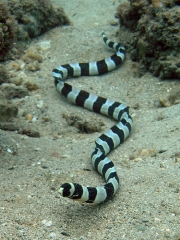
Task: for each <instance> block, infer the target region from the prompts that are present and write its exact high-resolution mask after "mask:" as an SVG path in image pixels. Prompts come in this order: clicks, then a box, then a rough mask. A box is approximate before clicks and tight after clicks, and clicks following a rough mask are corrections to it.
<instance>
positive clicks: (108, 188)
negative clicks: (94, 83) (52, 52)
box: [53, 33, 132, 203]
mask: <svg viewBox="0 0 180 240" xmlns="http://www.w3.org/2000/svg"><path fill="white" fill-rule="evenodd" d="M102 37H103V40H104V42H105V44H106V45H107V46H108V47H110V48H112V49H114V50H115V51H116V53H115V54H114V55H112V56H111V57H107V58H105V59H103V60H101V61H97V62H89V63H71V64H65V65H61V66H59V67H57V68H56V69H54V70H53V76H54V79H55V86H56V88H57V90H58V92H59V93H61V94H62V95H63V96H64V97H65V98H67V99H68V100H69V101H70V102H71V103H73V104H75V105H78V106H80V107H83V108H86V109H88V110H91V111H94V112H96V113H100V114H103V115H106V116H108V117H110V118H113V119H115V120H117V121H118V123H117V124H116V125H114V126H113V127H111V128H110V129H109V130H108V131H107V132H106V133H104V134H102V135H101V136H100V137H99V138H98V139H97V140H96V141H95V149H94V151H93V153H92V155H91V160H92V165H93V167H94V169H95V170H96V171H97V172H98V173H100V174H101V175H102V176H103V177H104V178H105V180H106V184H104V185H103V186H98V187H86V186H82V185H80V184H77V183H64V184H62V185H61V186H60V188H59V190H58V192H59V193H60V194H61V195H62V196H63V197H68V198H70V199H73V200H77V201H80V202H86V203H101V202H104V201H106V200H108V199H110V198H111V197H112V196H113V195H114V194H115V193H116V192H117V190H118V188H119V186H120V184H119V178H118V175H117V172H116V169H115V166H114V164H113V162H112V161H111V160H110V159H109V158H108V157H107V155H108V154H109V153H110V152H111V151H112V150H113V149H114V148H116V147H117V146H118V145H120V144H121V143H122V142H123V141H124V140H125V139H126V138H127V137H128V136H129V134H130V131H131V127H132V118H131V116H130V115H129V107H127V106H126V105H124V104H122V103H118V102H114V101H111V100H109V99H106V98H103V97H100V96H96V95H93V94H90V93H88V92H86V91H83V90H79V89H77V88H75V87H73V86H71V85H69V84H68V83H66V82H65V80H66V79H67V78H69V77H78V76H92V75H100V74H104V73H107V72H110V71H112V70H114V69H115V68H116V67H117V66H119V65H121V63H122V62H123V61H124V58H125V48H124V47H123V46H121V45H120V44H119V43H115V42H112V41H110V40H108V38H107V37H106V35H105V34H104V33H102Z"/></svg>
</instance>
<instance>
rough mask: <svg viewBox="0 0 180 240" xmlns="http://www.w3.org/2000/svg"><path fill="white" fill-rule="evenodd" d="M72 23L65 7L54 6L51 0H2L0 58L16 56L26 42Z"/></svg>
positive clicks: (0, 8) (0, 12)
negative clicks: (52, 29)
mask: <svg viewBox="0 0 180 240" xmlns="http://www.w3.org/2000/svg"><path fill="white" fill-rule="evenodd" d="M69 23H70V21H69V19H68V17H67V16H66V15H65V13H64V11H63V9H62V8H54V7H53V5H52V3H51V1H50V0H24V1H21V0H11V1H8V0H6V1H5V0H3V3H1V4H0V61H3V60H7V59H15V58H17V57H18V55H20V54H21V52H22V51H23V48H22V46H23V43H27V42H28V41H29V40H30V39H32V38H34V37H37V36H39V35H41V34H42V33H45V32H46V31H48V30H49V29H51V28H53V27H56V26H62V25H64V24H69ZM15 42H16V45H15V44H14V43H15ZM19 42H20V44H19V45H18V43H19ZM18 46H19V47H18Z"/></svg>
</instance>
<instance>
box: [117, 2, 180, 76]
mask: <svg viewBox="0 0 180 240" xmlns="http://www.w3.org/2000/svg"><path fill="white" fill-rule="evenodd" d="M116 16H117V18H119V21H120V25H121V28H120V42H121V43H122V44H123V45H125V46H126V48H127V50H128V52H129V53H130V56H131V59H132V60H134V61H139V62H140V67H139V75H140V76H141V75H142V74H143V73H144V72H145V71H146V70H149V71H150V72H152V73H153V75H155V76H158V77H160V78H161V79H167V78H169V79H170V78H178V79H180V0H130V1H129V3H122V4H120V5H119V7H118V8H117V14H116Z"/></svg>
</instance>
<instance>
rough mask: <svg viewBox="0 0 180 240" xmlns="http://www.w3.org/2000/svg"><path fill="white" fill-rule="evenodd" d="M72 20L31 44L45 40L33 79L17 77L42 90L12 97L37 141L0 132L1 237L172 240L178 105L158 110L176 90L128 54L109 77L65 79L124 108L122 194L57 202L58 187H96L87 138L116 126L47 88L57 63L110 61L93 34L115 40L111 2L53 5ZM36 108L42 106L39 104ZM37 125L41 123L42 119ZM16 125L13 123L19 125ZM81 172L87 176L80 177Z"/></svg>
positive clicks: (179, 219)
mask: <svg viewBox="0 0 180 240" xmlns="http://www.w3.org/2000/svg"><path fill="white" fill-rule="evenodd" d="M53 3H54V4H55V5H60V6H62V7H63V8H64V10H65V12H66V13H67V15H68V16H69V18H70V20H71V21H72V25H71V26H65V27H58V28H55V29H53V30H51V31H49V32H48V33H46V34H44V35H43V36H41V37H39V38H38V39H35V40H33V41H32V43H31V46H34V45H37V44H38V43H39V42H42V41H49V42H50V45H51V47H50V48H49V49H47V50H45V51H44V52H43V62H42V64H41V69H40V71H38V72H35V73H32V72H25V73H24V74H25V77H26V78H27V79H28V80H29V81H31V80H32V81H35V82H36V83H37V84H38V85H39V86H40V89H38V90H36V91H33V92H31V95H30V96H29V97H26V98H24V99H16V100H15V101H16V102H17V103H18V106H19V109H20V110H22V112H26V113H29V114H32V115H33V117H34V119H35V121H34V122H33V123H31V122H29V123H28V122H27V120H25V118H24V121H26V124H27V125H28V126H29V128H31V127H33V128H34V129H36V130H37V131H38V132H39V133H40V135H41V137H40V138H33V137H27V136H25V135H22V134H18V133H17V132H5V131H2V130H1V131H0V141H1V146H2V145H3V147H4V150H3V151H2V152H1V153H0V154H1V160H0V182H1V184H0V239H8V240H12V239H13V240H16V239H23V240H30V239H33V240H38V239H43V240H44V239H66V240H75V239H76V240H79V239H81V240H85V239H98V240H100V239H103V240H105V239H111V240H119V239H125V240H129V239H137V240H149V239H151V240H152V239H163V240H164V239H172V240H178V239H180V150H179V146H180V110H179V106H180V105H179V102H178V101H176V103H177V104H172V105H171V106H169V107H162V106H160V104H159V98H163V99H166V98H167V97H168V96H169V95H170V94H171V92H172V91H176V90H180V86H179V81H176V80H168V81H160V79H158V78H155V77H153V76H152V75H151V74H150V73H148V72H147V73H146V74H145V75H144V76H142V77H141V78H138V77H137V74H136V72H137V70H136V68H137V65H136V64H135V63H133V62H132V61H131V60H130V58H129V56H128V54H127V56H126V60H125V62H124V63H123V65H122V66H121V67H120V68H118V69H117V70H116V71H113V72H111V73H108V74H106V75H102V76H92V77H80V78H76V79H70V80H68V82H69V83H71V84H72V85H73V86H76V87H77V88H81V89H84V90H87V91H89V92H91V93H95V94H98V95H100V96H103V97H107V98H109V99H112V100H115V101H119V102H123V103H125V104H127V105H128V106H130V113H131V115H132V117H133V129H132V133H131V135H130V137H129V138H128V139H127V140H126V141H125V142H124V143H123V144H122V146H120V147H118V148H117V149H115V150H114V151H113V152H112V153H111V154H110V159H112V160H113V162H114V164H115V166H116V168H117V171H118V175H119V178H120V184H121V187H120V189H119V191H118V192H117V194H116V195H115V196H114V197H113V198H112V199H111V200H109V201H108V202H107V203H104V204H99V205H88V204H81V203H78V202H75V201H72V200H69V199H65V198H62V197H61V196H59V195H58V193H57V190H58V188H59V186H60V185H61V184H62V183H64V182H67V181H70V182H71V181H73V182H74V181H75V182H78V183H81V184H84V185H88V186H97V185H99V184H103V183H104V179H103V178H102V177H101V176H99V175H98V174H97V173H96V172H95V171H94V170H93V168H92V165H91V161H90V155H91V153H92V151H93V148H94V141H95V140H96V139H97V138H98V136H99V135H100V134H101V133H103V132H104V131H106V130H108V128H110V127H111V126H112V125H113V124H114V121H113V120H111V119H108V118H106V117H104V116H101V115H98V114H96V113H93V112H89V111H87V110H85V109H82V108H79V107H76V106H74V105H72V104H70V103H68V102H67V101H66V100H65V99H64V98H63V97H61V96H60V95H59V94H58V93H57V91H56V89H55V87H54V82H53V77H52V69H53V68H55V67H56V66H58V65H60V64H66V63H71V62H88V61H96V60H100V59H103V58H104V57H107V56H110V55H112V53H113V51H112V50H111V49H108V48H107V46H105V44H104V43H103V41H102V37H101V31H102V30H104V31H105V33H106V35H107V36H108V37H109V38H110V39H111V40H113V41H118V38H117V36H116V32H117V30H118V28H119V27H118V26H117V25H115V26H114V24H113V23H114V22H116V21H117V20H116V19H115V18H114V14H115V9H116V7H117V6H118V4H119V1H116V0H115V1H111V0H109V1H104V0H91V1H87V0H77V1H72V0H71V1H70V0H66V1H60V0H59V1H53ZM38 104H40V105H38ZM63 114H74V115H78V116H80V117H81V118H82V119H84V120H86V121H89V122H91V121H97V122H103V124H104V126H103V128H102V130H101V132H95V133H91V134H86V133H79V131H78V130H77V129H76V128H75V127H73V126H68V124H67V122H66V120H65V119H64V118H63ZM44 119H45V120H44ZM17 121H18V119H17ZM84 169H89V170H90V171H85V170H84Z"/></svg>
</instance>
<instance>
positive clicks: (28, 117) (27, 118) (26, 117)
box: [25, 113, 33, 121]
mask: <svg viewBox="0 0 180 240" xmlns="http://www.w3.org/2000/svg"><path fill="white" fill-rule="evenodd" d="M25 119H26V120H28V121H32V119H33V116H32V115H31V114H29V113H28V114H26V116H25Z"/></svg>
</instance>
